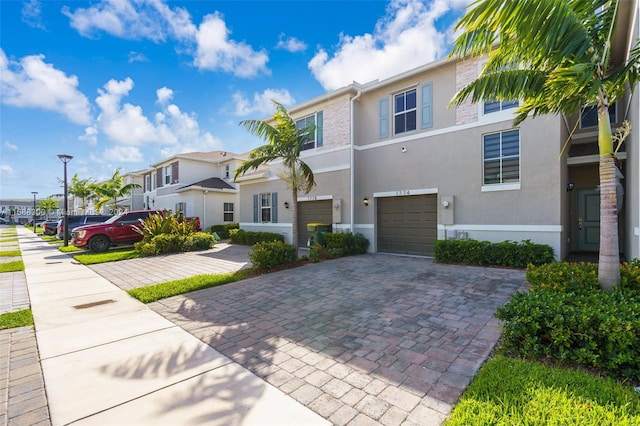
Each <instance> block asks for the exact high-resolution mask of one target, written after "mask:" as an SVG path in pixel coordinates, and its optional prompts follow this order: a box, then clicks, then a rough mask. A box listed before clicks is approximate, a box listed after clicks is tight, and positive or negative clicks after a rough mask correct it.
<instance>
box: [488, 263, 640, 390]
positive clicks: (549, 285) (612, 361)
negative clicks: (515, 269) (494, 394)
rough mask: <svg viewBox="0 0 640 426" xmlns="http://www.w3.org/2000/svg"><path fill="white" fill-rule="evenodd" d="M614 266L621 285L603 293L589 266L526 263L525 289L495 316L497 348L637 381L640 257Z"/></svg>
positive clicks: (593, 268)
mask: <svg viewBox="0 0 640 426" xmlns="http://www.w3.org/2000/svg"><path fill="white" fill-rule="evenodd" d="M620 269H621V271H620V273H621V277H622V282H623V285H622V286H621V287H618V288H617V289H616V290H615V291H613V292H605V291H603V290H601V289H600V287H599V285H598V274H597V265H595V264H588V263H582V264H569V263H565V262H559V263H555V264H550V265H543V266H530V267H529V269H528V271H527V279H528V280H529V282H530V283H531V288H530V290H529V292H527V293H517V294H516V295H515V296H514V297H513V298H512V299H511V301H510V302H509V303H507V304H506V305H505V306H504V307H501V308H499V309H498V311H497V314H496V317H497V318H499V319H501V320H503V321H504V324H503V334H502V345H503V348H504V349H506V350H507V351H508V352H509V353H511V354H514V355H518V356H524V357H529V358H532V357H533V358H537V357H547V358H551V359H554V360H556V361H559V362H561V363H567V364H579V365H583V366H585V367H587V368H597V369H601V370H604V371H606V372H609V373H610V374H612V375H614V376H617V377H621V378H630V379H632V380H635V381H637V380H640V315H638V312H640V260H637V259H636V260H634V261H633V262H630V263H629V264H624V265H622V266H621V268H620Z"/></svg>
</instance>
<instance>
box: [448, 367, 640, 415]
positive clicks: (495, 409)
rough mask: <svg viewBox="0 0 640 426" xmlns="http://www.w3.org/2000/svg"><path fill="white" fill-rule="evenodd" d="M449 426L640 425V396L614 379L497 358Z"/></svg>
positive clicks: (466, 395) (476, 381) (481, 374)
mask: <svg viewBox="0 0 640 426" xmlns="http://www.w3.org/2000/svg"><path fill="white" fill-rule="evenodd" d="M445 425H446V426H458V425H465V426H466V425H581V426H583V425H586V426H590V425H592V426H605V425H611V426H613V425H640V394H638V393H637V392H635V391H634V390H633V388H631V387H630V386H623V385H622V384H620V383H619V382H617V381H615V380H613V379H610V378H599V377H595V376H593V375H591V374H589V373H587V372H583V371H574V370H570V369H564V368H557V367H550V366H546V365H542V364H539V363H536V362H533V361H523V360H518V359H513V358H508V357H504V356H497V357H495V358H492V359H490V360H488V361H487V363H486V364H485V365H484V367H482V369H481V370H480V372H479V373H478V375H477V376H476V377H475V378H474V379H473V381H472V382H471V385H469V388H468V389H467V391H466V392H465V393H464V395H463V396H462V398H461V399H460V401H459V402H458V404H457V405H456V406H455V408H454V410H453V411H452V413H451V416H450V419H449V420H448V421H447V422H446V423H445Z"/></svg>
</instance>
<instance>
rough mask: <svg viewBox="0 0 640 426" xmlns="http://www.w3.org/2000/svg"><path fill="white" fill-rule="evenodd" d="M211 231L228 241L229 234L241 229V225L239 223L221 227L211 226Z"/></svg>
mask: <svg viewBox="0 0 640 426" xmlns="http://www.w3.org/2000/svg"><path fill="white" fill-rule="evenodd" d="M210 229H211V232H212V233H213V232H215V233H216V234H218V236H219V237H220V238H221V239H223V240H226V239H227V238H229V232H230V231H231V230H232V229H240V225H239V224H237V223H225V224H219V225H211V228H210Z"/></svg>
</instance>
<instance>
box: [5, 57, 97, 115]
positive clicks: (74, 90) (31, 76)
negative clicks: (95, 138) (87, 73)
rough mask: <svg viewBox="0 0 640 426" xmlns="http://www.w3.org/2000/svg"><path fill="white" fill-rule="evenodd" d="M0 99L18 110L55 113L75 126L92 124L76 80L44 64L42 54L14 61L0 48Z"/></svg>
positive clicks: (86, 100) (87, 101) (88, 110)
mask: <svg viewBox="0 0 640 426" xmlns="http://www.w3.org/2000/svg"><path fill="white" fill-rule="evenodd" d="M0 100H1V101H2V103H4V104H7V105H12V106H16V107H20V108H42V109H45V110H48V111H54V112H57V113H60V114H62V115H64V116H66V117H67V118H68V119H69V120H70V121H72V122H73V123H76V124H89V123H90V121H91V112H90V105H89V100H88V99H87V97H86V96H85V95H84V94H83V93H82V92H80V91H79V90H78V78H77V77H76V76H75V75H72V76H67V75H66V74H65V73H64V72H62V71H60V70H57V69H55V68H54V66H53V65H51V64H47V63H45V62H44V55H31V56H25V57H23V58H22V59H20V61H19V62H15V61H9V60H8V59H7V56H6V55H5V53H4V50H2V49H0Z"/></svg>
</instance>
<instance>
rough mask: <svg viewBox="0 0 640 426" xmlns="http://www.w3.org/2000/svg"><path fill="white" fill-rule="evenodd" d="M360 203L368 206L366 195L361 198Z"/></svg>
mask: <svg viewBox="0 0 640 426" xmlns="http://www.w3.org/2000/svg"><path fill="white" fill-rule="evenodd" d="M362 204H364V205H365V206H368V205H369V199H368V198H367V197H364V198H363V199H362Z"/></svg>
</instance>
